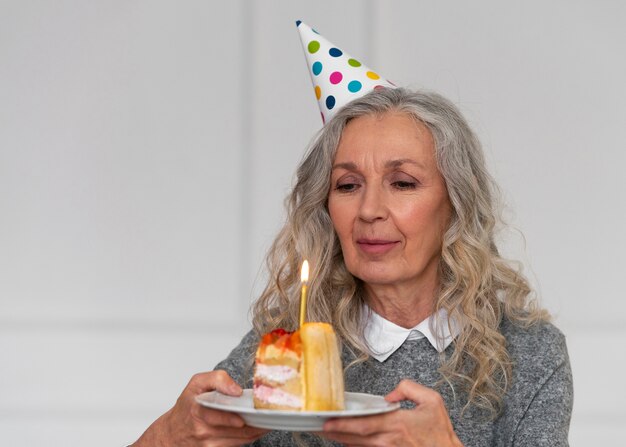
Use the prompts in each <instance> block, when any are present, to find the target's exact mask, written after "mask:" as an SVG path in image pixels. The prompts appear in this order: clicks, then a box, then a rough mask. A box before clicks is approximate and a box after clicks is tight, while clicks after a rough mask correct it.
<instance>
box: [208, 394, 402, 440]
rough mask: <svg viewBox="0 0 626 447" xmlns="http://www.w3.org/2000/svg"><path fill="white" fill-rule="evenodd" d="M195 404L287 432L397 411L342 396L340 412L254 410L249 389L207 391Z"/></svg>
mask: <svg viewBox="0 0 626 447" xmlns="http://www.w3.org/2000/svg"><path fill="white" fill-rule="evenodd" d="M196 401H197V402H198V403H199V404H200V405H202V406H204V407H209V408H214V409H216V410H222V411H230V412H233V413H237V414H238V415H240V416H241V417H242V418H243V420H244V421H246V424H248V425H250V426H252V427H259V428H268V429H271V430H287V431H321V430H322V426H323V425H324V422H325V421H326V420H327V419H330V418H341V417H354V416H369V415H372V414H379V413H387V412H388V411H394V410H397V409H398V408H400V404H399V403H389V402H387V401H385V399H383V397H382V396H373V395H371V394H363V393H345V404H346V409H345V410H342V411H282V410H257V409H255V408H254V403H253V401H252V390H251V389H247V390H243V394H242V395H241V396H239V397H232V396H226V395H224V394H221V393H218V392H217V391H210V392H208V393H204V394H200V395H199V396H196Z"/></svg>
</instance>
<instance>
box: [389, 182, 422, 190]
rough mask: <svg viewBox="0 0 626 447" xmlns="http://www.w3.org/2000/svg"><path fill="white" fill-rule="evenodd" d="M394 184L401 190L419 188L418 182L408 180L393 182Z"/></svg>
mask: <svg viewBox="0 0 626 447" xmlns="http://www.w3.org/2000/svg"><path fill="white" fill-rule="evenodd" d="M392 185H393V186H395V187H396V188H397V189H401V190H406V189H415V188H417V182H409V181H406V180H398V181H396V182H393V183H392Z"/></svg>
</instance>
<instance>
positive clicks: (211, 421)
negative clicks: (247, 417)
mask: <svg viewBox="0 0 626 447" xmlns="http://www.w3.org/2000/svg"><path fill="white" fill-rule="evenodd" d="M191 414H192V415H193V417H194V418H195V419H197V420H199V421H201V422H202V423H204V424H205V425H207V426H216V427H233V428H238V429H241V428H243V427H244V426H245V425H246V423H245V422H244V420H243V419H242V418H241V416H239V415H238V414H235V413H229V412H227V411H219V410H213V409H210V408H205V407H202V406H200V405H199V404H197V403H196V404H194V406H193V408H192V409H191Z"/></svg>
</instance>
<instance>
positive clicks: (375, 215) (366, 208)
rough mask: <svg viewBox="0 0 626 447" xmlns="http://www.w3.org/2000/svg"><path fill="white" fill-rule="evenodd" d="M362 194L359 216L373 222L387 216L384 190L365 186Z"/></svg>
mask: <svg viewBox="0 0 626 447" xmlns="http://www.w3.org/2000/svg"><path fill="white" fill-rule="evenodd" d="M364 189H365V190H364V191H363V195H362V196H361V206H360V208H359V218H360V219H361V220H363V221H365V222H373V221H375V220H379V219H383V220H384V219H386V218H387V213H388V209H387V204H386V203H385V198H384V194H383V191H381V190H380V189H379V188H372V187H368V188H364Z"/></svg>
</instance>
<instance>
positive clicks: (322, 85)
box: [296, 21, 394, 122]
mask: <svg viewBox="0 0 626 447" xmlns="http://www.w3.org/2000/svg"><path fill="white" fill-rule="evenodd" d="M296 24H297V25H298V31H299V32H300V39H301V40H302V46H303V47H304V53H305V56H306V59H307V63H308V66H309V73H310V75H311V79H312V81H313V86H314V91H315V98H316V99H317V101H318V105H319V108H320V112H321V115H322V121H324V122H326V121H328V120H329V119H331V118H332V117H333V116H334V114H335V113H336V112H337V111H338V110H339V109H341V107H342V106H344V105H345V104H347V103H348V102H350V101H352V100H353V99H356V98H359V97H361V96H363V95H365V94H366V93H368V92H370V91H371V90H374V89H376V88H385V87H386V88H394V85H393V84H392V83H391V82H389V81H387V80H385V79H383V78H381V76H380V75H379V74H378V73H377V72H375V71H373V70H372V69H370V68H368V67H366V66H365V65H363V64H362V63H361V62H360V61H359V60H358V59H355V58H353V57H351V56H350V55H348V54H347V53H346V52H344V51H343V50H341V49H340V48H338V47H337V46H336V45H334V44H332V43H331V42H329V41H328V40H326V39H325V38H324V37H323V36H321V35H320V34H319V33H318V32H317V31H315V30H313V29H312V28H311V27H309V26H308V25H306V24H305V23H302V22H300V21H297V22H296Z"/></svg>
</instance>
